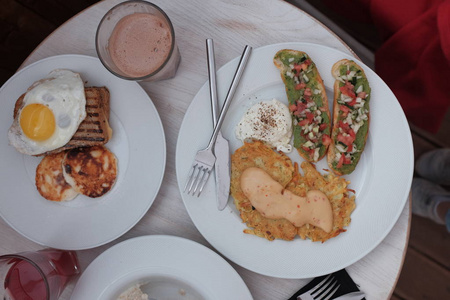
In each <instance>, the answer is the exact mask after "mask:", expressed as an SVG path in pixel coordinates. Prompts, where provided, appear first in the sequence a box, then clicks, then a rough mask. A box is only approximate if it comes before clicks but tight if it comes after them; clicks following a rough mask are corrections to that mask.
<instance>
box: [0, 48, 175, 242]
mask: <svg viewBox="0 0 450 300" xmlns="http://www.w3.org/2000/svg"><path fill="white" fill-rule="evenodd" d="M58 68H66V69H70V70H72V71H74V72H78V73H80V74H81V78H82V79H83V81H84V82H85V86H106V87H107V88H108V89H109V91H110V94H111V98H110V106H111V112H110V125H111V128H112V129H113V137H112V139H111V140H110V141H109V142H108V143H107V144H106V147H107V148H109V149H110V150H111V151H112V152H113V153H114V154H115V155H116V157H117V161H118V176H117V179H116V183H115V185H114V187H113V188H112V189H111V191H109V192H108V193H107V194H106V195H104V196H103V197H100V198H96V199H94V198H88V197H85V196H83V195H78V196H77V197H76V198H75V199H73V200H72V201H67V202H52V201H48V200H45V199H44V198H43V197H41V195H40V194H39V192H38V191H37V189H36V186H35V174H36V167H37V165H38V164H39V162H40V161H41V158H40V157H33V156H28V155H23V154H21V153H19V152H17V151H16V150H15V149H14V147H12V146H10V145H9V144H8V136H7V132H8V129H9V127H10V126H11V124H12V122H13V116H12V115H13V108H14V103H15V101H16V100H17V98H19V96H20V95H21V94H22V93H24V92H25V91H26V90H27V88H28V87H29V86H30V85H31V84H32V83H33V82H35V81H36V80H39V79H42V78H44V77H45V76H47V75H48V73H49V72H50V71H52V70H54V69H58ZM0 97H1V103H0V105H1V109H0V156H1V157H2V159H1V160H0V190H1V191H2V196H1V197H0V215H1V217H2V218H3V219H4V220H5V221H6V222H7V223H8V224H9V225H10V226H11V227H12V228H14V229H15V230H16V231H17V232H19V233H20V234H22V235H23V236H25V237H26V238H28V239H30V240H32V241H34V242H36V243H38V244H41V245H45V246H49V247H53V248H59V249H70V250H80V249H88V248H93V247H97V246H100V245H103V244H105V243H107V242H110V241H112V240H114V239H116V238H118V237H119V236H121V235H122V234H124V233H125V232H127V231H128V230H129V229H130V228H132V227H133V226H134V225H135V224H136V223H137V222H138V221H139V220H140V219H141V218H142V217H143V216H144V214H145V213H146V212H147V210H148V209H149V208H150V206H151V205H152V203H153V201H154V199H155V197H156V195H157V193H158V191H159V187H160V185H161V181H162V178H163V175H164V170H165V163H166V144H165V137H164V130H163V127H162V123H161V120H160V118H159V115H158V112H157V111H156V108H155V106H154V105H153V103H152V101H151V99H150V98H149V96H148V95H147V93H146V92H145V91H144V90H143V89H142V88H141V87H140V86H139V84H138V83H136V82H131V81H125V80H122V79H119V78H117V77H115V76H113V75H112V74H111V73H109V72H108V71H107V70H106V69H105V68H104V67H103V65H102V64H101V63H100V61H99V60H98V59H97V58H95V57H90V56H83V55H60V56H53V57H49V58H46V59H43V60H40V61H38V62H35V63H33V64H31V65H29V66H27V67H25V68H24V69H22V70H20V71H19V72H17V73H16V74H15V75H14V76H13V77H11V78H10V79H9V80H8V81H7V82H6V83H5V84H4V85H3V87H2V88H1V89H0Z"/></svg>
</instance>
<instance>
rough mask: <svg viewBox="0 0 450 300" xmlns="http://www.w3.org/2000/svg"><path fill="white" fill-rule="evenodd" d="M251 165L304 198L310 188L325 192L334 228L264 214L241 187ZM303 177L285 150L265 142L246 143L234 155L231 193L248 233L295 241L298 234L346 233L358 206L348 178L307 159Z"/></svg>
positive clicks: (317, 237) (321, 238) (325, 236)
mask: <svg viewBox="0 0 450 300" xmlns="http://www.w3.org/2000/svg"><path fill="white" fill-rule="evenodd" d="M249 167H259V168H261V169H263V170H264V171H266V172H267V173H268V174H269V175H270V176H271V177H272V178H273V179H274V180H276V181H278V182H279V183H280V184H281V185H283V186H284V187H286V189H288V190H290V191H291V192H293V193H294V194H296V195H298V196H301V197H304V196H306V193H307V192H308V191H309V190H313V189H317V190H320V191H322V192H323V193H325V194H326V195H327V197H328V199H329V200H330V203H331V206H332V208H333V229H332V230H331V232H329V233H327V232H325V231H323V230H322V229H320V228H318V227H315V226H312V225H309V224H306V225H303V226H302V227H295V226H294V225H293V224H292V223H291V222H289V221H288V220H286V219H268V218H265V217H263V216H262V215H261V214H260V213H259V212H258V211H257V210H256V209H255V208H254V207H252V205H251V203H250V201H249V200H248V198H247V197H246V196H245V195H244V193H243V192H242V190H241V187H240V177H241V174H242V172H243V171H244V170H245V169H247V168H249ZM301 167H302V169H303V172H304V176H302V175H301V174H300V172H299V170H298V165H297V164H295V165H294V164H293V163H292V161H291V160H290V159H289V157H288V156H286V155H285V154H283V153H280V152H276V151H274V150H272V149H271V148H270V146H268V145H266V144H264V143H263V142H261V141H253V142H249V143H244V145H243V146H242V147H241V148H239V149H237V150H236V151H235V152H234V154H233V155H232V157H231V195H232V197H233V198H234V203H235V205H236V208H237V209H238V210H239V213H240V217H241V219H242V220H243V221H244V222H245V223H246V224H247V226H248V227H249V228H248V229H245V230H244V232H245V233H249V234H254V235H256V236H259V237H263V238H266V239H268V240H270V241H272V240H274V239H283V240H288V241H290V240H293V239H294V238H295V236H296V235H299V236H300V238H302V239H306V238H309V239H311V240H312V241H321V242H325V241H326V240H328V239H330V238H332V237H335V236H337V235H339V234H340V233H341V232H344V231H345V229H344V227H345V226H348V225H349V224H350V221H351V219H350V214H351V213H352V211H353V210H354V208H355V197H354V196H349V190H348V189H347V186H348V184H349V182H348V181H346V180H345V179H344V178H342V177H339V176H336V175H333V174H331V173H330V174H326V175H321V174H320V173H319V172H318V171H317V170H316V169H315V166H314V165H313V164H311V163H308V162H306V161H305V162H303V163H302V164H301Z"/></svg>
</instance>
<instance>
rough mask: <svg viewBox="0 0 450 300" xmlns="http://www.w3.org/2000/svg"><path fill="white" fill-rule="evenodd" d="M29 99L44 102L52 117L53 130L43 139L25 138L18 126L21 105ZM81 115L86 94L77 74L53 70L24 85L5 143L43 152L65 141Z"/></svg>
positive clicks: (29, 102)
mask: <svg viewBox="0 0 450 300" xmlns="http://www.w3.org/2000/svg"><path fill="white" fill-rule="evenodd" d="M33 103H38V104H43V105H45V106H47V107H48V108H49V109H50V110H51V111H52V112H53V115H54V117H55V131H54V133H53V135H52V136H51V137H50V138H48V139H47V140H45V141H34V140H32V139H30V138H28V137H27V136H26V135H25V134H24V132H23V130H22V128H21V127H20V122H19V120H20V116H21V113H22V109H23V108H24V107H25V106H27V105H29V104H33ZM84 118H86V96H85V93H84V84H83V81H82V79H81V77H80V74H78V73H74V72H72V71H70V70H65V69H57V70H53V71H52V72H50V73H49V75H48V76H47V77H46V78H44V79H42V80H39V81H37V82H35V83H34V84H33V85H32V86H31V87H30V88H29V89H28V91H27V93H26V94H25V97H24V99H23V106H22V107H21V108H20V110H19V111H18V114H17V117H16V118H15V119H14V121H13V124H12V125H11V127H10V129H9V132H8V138H9V143H10V144H11V145H12V146H14V147H15V148H16V149H17V150H18V151H19V152H21V153H23V154H28V155H39V154H43V153H45V152H48V151H51V150H54V149H57V148H60V147H62V146H64V145H65V144H67V143H68V142H69V141H70V139H71V138H72V136H73V135H74V134H75V132H76V131H77V129H78V127H79V125H80V123H81V122H82V121H83V120H84Z"/></svg>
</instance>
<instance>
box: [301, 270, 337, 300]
mask: <svg viewBox="0 0 450 300" xmlns="http://www.w3.org/2000/svg"><path fill="white" fill-rule="evenodd" d="M340 286H341V285H340V284H338V281H337V280H336V278H335V277H334V276H332V275H331V274H330V275H328V276H327V277H325V278H324V279H323V280H322V281H321V282H319V283H318V284H317V285H316V286H315V287H313V288H311V289H310V290H309V291H307V292H305V293H303V294H301V295H300V296H298V297H297V299H298V300H329V299H331V297H333V296H334V294H336V292H337V290H338V289H339V287H340Z"/></svg>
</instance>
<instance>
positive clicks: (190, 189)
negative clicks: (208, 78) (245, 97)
mask: <svg viewBox="0 0 450 300" xmlns="http://www.w3.org/2000/svg"><path fill="white" fill-rule="evenodd" d="M251 51H252V47H250V46H248V45H247V46H245V48H244V52H243V53H242V56H241V60H240V61H239V65H238V67H237V69H236V73H235V74H234V77H233V80H232V82H231V86H230V89H229V90H228V94H227V97H226V98H225V102H224V104H223V107H222V110H221V111H220V115H219V119H218V120H217V124H216V126H215V127H214V131H213V134H212V136H211V139H210V140H209V143H208V146H206V148H205V149H203V150H200V151H198V152H197V154H196V155H195V158H194V162H193V164H192V167H191V171H190V172H189V175H188V179H187V181H186V185H185V187H184V192H187V193H188V194H192V195H195V194H196V193H197V197H198V196H200V194H201V192H202V191H203V188H204V187H205V184H206V182H207V181H208V178H209V175H211V171H212V169H213V167H214V163H215V161H216V157H215V156H214V153H213V150H212V149H213V146H214V144H215V142H216V139H217V135H218V134H219V130H220V127H222V123H223V120H224V119H225V114H226V113H227V111H228V108H229V106H230V104H231V99H233V96H234V93H235V92H236V89H237V85H238V83H239V81H240V79H241V76H242V74H243V72H244V68H245V66H246V64H247V61H248V59H249V57H250V53H251Z"/></svg>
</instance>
